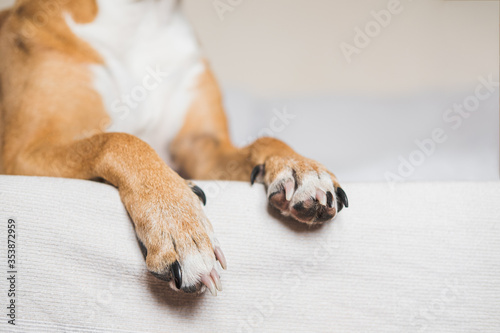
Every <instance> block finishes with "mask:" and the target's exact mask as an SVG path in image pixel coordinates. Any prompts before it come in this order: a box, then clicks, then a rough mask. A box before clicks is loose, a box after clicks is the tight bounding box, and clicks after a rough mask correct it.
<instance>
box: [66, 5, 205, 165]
mask: <svg viewBox="0 0 500 333" xmlns="http://www.w3.org/2000/svg"><path fill="white" fill-rule="evenodd" d="M97 4H98V7H99V11H98V15H97V17H96V19H95V20H94V21H93V22H91V23H88V24H78V23H75V22H74V21H73V19H72V18H71V17H70V16H69V15H68V16H67V18H66V21H67V23H68V25H69V26H70V28H71V29H72V31H73V32H74V33H75V34H76V35H77V36H78V37H80V38H81V39H83V40H85V41H86V42H88V43H89V44H90V45H91V46H92V47H93V48H94V49H95V50H96V51H97V52H98V53H99V54H100V55H101V56H102V58H103V59H104V62H105V64H104V65H102V66H101V65H92V66H91V70H92V73H93V74H94V87H95V89H96V90H97V91H98V92H99V93H100V95H101V96H102V100H103V102H104V105H105V108H106V110H107V112H108V114H109V115H110V117H111V119H112V124H111V126H110V127H109V128H107V131H110V132H111V131H112V132H126V133H130V134H133V135H136V136H138V137H139V138H141V139H143V140H144V141H146V142H147V143H149V144H150V145H151V146H152V147H153V148H154V149H155V150H156V151H157V152H158V153H159V154H160V156H161V157H162V158H163V159H164V160H166V161H167V162H169V161H168V154H167V146H168V144H169V143H170V141H171V140H172V139H173V138H174V137H175V135H176V134H177V133H178V131H179V130H180V128H181V126H182V124H183V122H184V118H185V115H186V112H187V110H188V108H189V106H190V105H191V103H192V100H193V93H192V88H193V86H194V84H195V83H196V79H197V77H198V75H199V74H201V73H202V71H203V70H204V64H203V62H202V56H201V51H200V48H199V46H198V43H197V41H196V38H195V36H194V34H193V32H192V30H191V27H190V25H189V24H188V22H186V20H185V19H184V17H183V16H182V15H181V13H180V11H179V9H178V8H177V6H176V5H175V4H176V1H174V0H157V1H125V0H119V1H109V0H98V1H97Z"/></svg>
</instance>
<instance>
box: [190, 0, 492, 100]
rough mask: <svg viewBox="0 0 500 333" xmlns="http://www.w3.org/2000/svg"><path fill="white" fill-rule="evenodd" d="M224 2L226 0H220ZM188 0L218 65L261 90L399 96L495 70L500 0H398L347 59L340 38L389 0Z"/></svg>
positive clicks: (230, 78)
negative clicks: (215, 0) (221, 8)
mask: <svg viewBox="0 0 500 333" xmlns="http://www.w3.org/2000/svg"><path fill="white" fill-rule="evenodd" d="M222 1H224V2H226V3H228V2H230V0H222ZM233 2H236V3H238V2H240V3H241V4H240V5H237V6H234V10H233V11H231V12H229V11H228V12H226V13H225V16H224V20H223V21H222V20H220V18H219V16H218V15H217V13H216V11H215V10H214V7H213V5H212V0H209V1H200V0H187V1H186V9H187V12H188V14H189V16H190V18H191V19H192V20H193V22H194V24H195V26H196V28H197V30H198V32H199V34H200V36H201V40H202V41H203V43H204V44H205V47H206V50H207V53H208V56H209V58H210V59H211V61H212V63H213V66H214V67H215V69H216V72H217V73H218V74H219V77H220V78H221V80H222V81H223V82H224V83H225V84H226V85H230V86H231V85H237V86H240V87H242V88H244V89H247V90H249V91H251V92H253V93H256V94H259V95H265V96H269V95H275V94H291V93H292V94H295V93H298V94H308V93H348V94H377V95H380V94H383V95H391V94H401V93H405V92H412V91H415V90H429V89H432V88H450V89H454V88H456V87H459V88H460V87H462V86H466V85H469V84H471V83H475V82H476V78H477V76H478V75H484V74H487V73H491V72H494V73H496V75H495V76H496V77H498V72H499V66H498V63H499V57H498V47H499V4H498V1H443V0H418V1H410V0H401V2H400V3H401V7H402V8H401V13H399V14H396V15H393V17H392V21H391V23H390V24H389V25H388V26H387V27H385V28H382V29H381V32H380V34H379V35H378V36H376V37H374V38H373V39H372V41H371V43H370V45H368V46H367V47H366V48H364V49H361V50H360V51H361V53H360V54H359V55H355V56H354V57H352V62H351V63H350V64H349V63H348V62H347V61H346V58H345V57H344V56H343V54H342V52H341V50H340V45H341V43H342V42H346V43H349V44H353V40H354V35H355V33H354V29H355V27H356V26H358V27H360V28H364V27H365V25H366V24H367V23H368V22H370V21H372V20H373V18H372V17H371V15H370V13H371V11H372V10H375V11H379V10H381V9H384V8H387V5H388V3H389V2H390V0H312V1H311V0H241V1H238V0H233Z"/></svg>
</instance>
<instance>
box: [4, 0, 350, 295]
mask: <svg viewBox="0 0 500 333" xmlns="http://www.w3.org/2000/svg"><path fill="white" fill-rule="evenodd" d="M179 7H180V6H179V4H178V3H177V1H176V0H155V1H153V0H135V1H131V0H115V1H109V0H78V1H76V0H75V1H72V0H17V2H16V3H15V4H14V5H13V7H12V8H10V9H7V10H5V11H3V12H0V57H1V61H0V115H1V122H0V147H1V148H0V152H1V154H0V173H2V174H9V175H31V176H50V177H66V178H78V179H87V180H101V181H105V182H107V183H110V184H111V185H113V186H115V187H116V188H117V189H118V191H119V193H120V197H121V200H122V202H123V204H124V206H125V207H126V209H127V211H128V213H129V215H130V217H131V219H132V221H133V223H134V226H135V230H136V234H137V238H138V239H139V241H140V244H141V247H142V248H143V249H144V253H145V261H146V265H147V269H148V270H149V271H150V272H151V273H152V274H153V275H155V276H156V277H158V278H160V279H163V280H166V281H169V285H170V286H171V287H172V288H173V289H174V290H181V291H184V292H203V291H204V290H206V289H208V290H210V292H211V293H212V294H214V295H216V294H217V290H219V291H221V290H222V287H221V283H220V276H219V274H218V272H217V270H216V269H215V266H216V262H217V261H219V263H220V265H221V266H222V267H223V268H226V265H227V263H226V259H225V257H224V254H223V252H222V250H221V247H220V244H219V242H218V241H217V238H216V237H215V235H214V230H213V228H212V225H211V224H210V222H209V220H208V219H207V217H206V215H205V214H204V212H203V207H202V204H204V203H205V200H206V198H205V195H204V193H203V191H202V190H201V189H200V188H199V187H197V186H196V185H194V183H192V182H191V181H187V180H185V179H200V180H202V179H221V180H238V181H250V182H251V183H252V184H253V183H254V182H260V183H263V184H265V186H266V188H267V195H268V199H269V203H270V205H272V206H274V207H275V208H276V209H278V210H279V211H280V212H281V213H282V214H283V215H285V216H290V217H292V218H294V219H296V220H298V221H300V222H303V223H307V224H317V223H322V222H325V221H327V220H330V219H332V218H334V217H335V216H336V215H337V214H338V212H339V211H340V210H341V209H342V208H343V207H347V206H348V199H347V196H346V194H345V192H344V191H343V190H342V188H341V187H340V185H339V183H338V181H337V178H336V177H335V175H334V174H333V173H332V172H330V171H329V170H327V169H326V168H325V167H324V166H323V165H322V164H320V163H318V162H316V161H313V160H311V159H308V158H305V157H303V156H301V155H299V154H297V153H296V152H294V151H293V150H292V149H291V148H290V147H289V146H287V145H286V144H285V143H283V142H281V141H279V140H277V139H274V138H267V137H263V138H259V139H257V140H256V141H255V142H253V143H252V144H250V145H248V146H246V147H243V148H237V147H235V146H234V145H233V144H232V143H231V140H230V135H229V132H228V123H227V119H226V116H225V114H224V109H223V103H222V98H221V93H220V90H219V88H218V85H217V82H216V80H215V78H214V75H213V74H212V72H211V70H210V67H209V65H208V63H207V61H206V59H205V58H204V56H203V54H202V52H201V48H200V47H199V44H198V42H197V40H196V37H195V35H194V33H193V31H192V29H191V27H190V25H189V24H188V22H187V21H186V19H185V18H184V17H183V15H182V13H181V11H180V8H179ZM174 170H176V171H174ZM181 176H182V177H181Z"/></svg>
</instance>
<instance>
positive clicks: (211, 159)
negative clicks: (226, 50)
mask: <svg viewBox="0 0 500 333" xmlns="http://www.w3.org/2000/svg"><path fill="white" fill-rule="evenodd" d="M195 91H196V98H195V102H194V103H193V104H192V106H191V108H190V110H189V113H188V115H187V117H186V120H185V123H184V126H183V128H182V129H181V131H180V132H179V134H178V135H177V137H176V138H175V140H174V141H173V142H172V144H171V146H170V152H171V155H172V160H173V161H174V164H175V166H176V168H177V169H178V170H179V172H180V173H181V174H182V175H183V176H185V177H188V178H193V179H221V180H240V181H251V182H252V183H254V182H255V181H258V182H262V183H264V184H265V185H266V187H267V193H268V198H269V203H270V204H271V205H272V206H274V207H275V208H277V209H278V210H279V211H281V213H282V214H283V215H286V216H292V217H293V218H295V219H296V220H298V221H300V222H304V223H309V224H312V223H318V222H319V223H321V222H324V221H327V220H330V219H332V218H334V217H335V216H336V215H337V213H338V212H339V211H340V210H341V209H342V208H343V207H344V206H345V207H347V206H348V204H349V203H348V200H347V196H346V194H345V192H344V191H343V190H342V188H341V187H340V185H339V183H338V180H337V178H336V177H335V175H334V174H333V173H332V172H330V171H328V170H327V169H326V168H325V167H324V166H323V165H322V164H320V163H318V162H316V161H313V160H310V159H308V158H305V157H303V156H301V155H299V154H297V153H296V152H295V151H293V150H292V149H291V148H290V147H289V146H287V145H286V144H285V143H283V142H281V141H279V140H276V139H273V138H260V139H258V140H256V141H255V142H254V143H252V144H250V145H249V146H247V147H244V148H236V147H234V146H233V145H232V143H231V141H230V138H229V132H228V129H227V120H226V117H225V115H224V111H223V106H222V99H221V96H220V92H219V90H218V87H217V83H216V81H215V79H214V77H213V75H212V74H211V72H210V71H209V70H208V68H207V70H206V71H205V73H203V74H202V75H201V76H200V77H199V82H198V86H197V87H196V89H195Z"/></svg>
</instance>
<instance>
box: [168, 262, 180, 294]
mask: <svg viewBox="0 0 500 333" xmlns="http://www.w3.org/2000/svg"><path fill="white" fill-rule="evenodd" d="M170 269H171V270H172V277H173V278H174V282H175V287H176V288H177V289H181V287H182V271H181V265H180V264H179V262H178V261H176V262H174V263H173V264H172V267H171V268H170Z"/></svg>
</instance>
